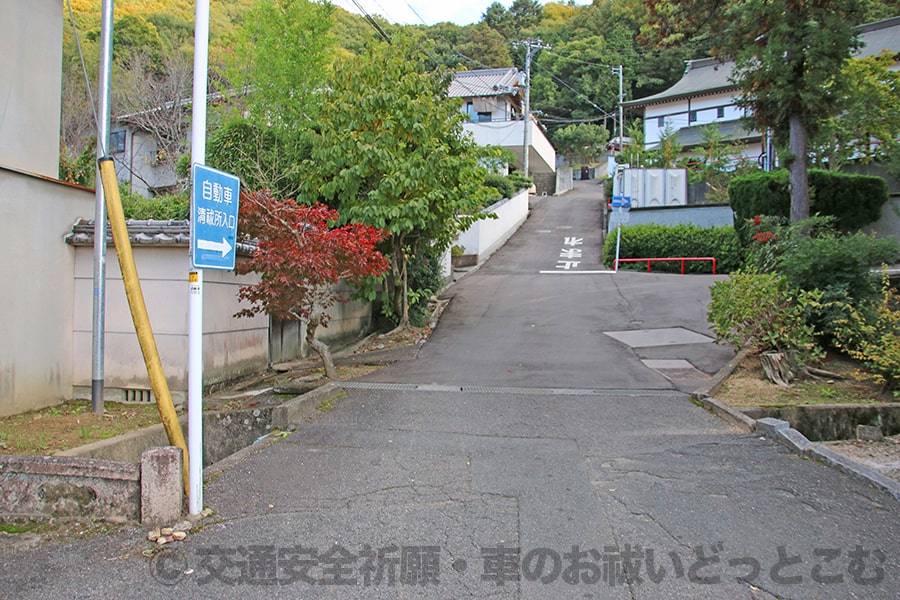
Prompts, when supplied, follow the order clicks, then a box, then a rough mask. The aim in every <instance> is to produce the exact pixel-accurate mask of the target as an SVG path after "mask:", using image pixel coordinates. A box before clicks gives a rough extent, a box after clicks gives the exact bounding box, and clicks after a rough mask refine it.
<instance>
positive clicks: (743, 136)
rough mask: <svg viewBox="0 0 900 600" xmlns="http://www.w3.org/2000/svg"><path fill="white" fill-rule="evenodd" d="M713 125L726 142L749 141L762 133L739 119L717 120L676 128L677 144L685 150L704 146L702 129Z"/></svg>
mask: <svg viewBox="0 0 900 600" xmlns="http://www.w3.org/2000/svg"><path fill="white" fill-rule="evenodd" d="M710 125H715V127H716V129H717V130H718V131H719V134H720V135H721V136H722V139H723V141H725V142H726V143H728V142H749V141H755V140H759V139H761V138H762V134H761V133H760V132H758V131H756V130H748V129H746V127H745V126H744V123H743V122H742V121H740V120H736V121H719V122H717V123H710V124H707V125H693V126H691V127H683V128H681V129H679V130H678V133H677V140H678V143H679V145H681V147H682V148H683V149H685V150H687V149H690V148H695V147H697V146H705V145H706V140H704V139H703V129H704V128H705V127H709V126H710Z"/></svg>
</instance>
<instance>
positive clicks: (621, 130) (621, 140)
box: [610, 65, 625, 152]
mask: <svg viewBox="0 0 900 600" xmlns="http://www.w3.org/2000/svg"><path fill="white" fill-rule="evenodd" d="M610 72H611V73H612V74H613V75H616V74H618V75H619V152H621V151H622V146H624V145H625V109H624V108H623V106H622V103H623V102H625V86H624V77H623V75H624V73H623V71H622V65H619V66H618V67H610Z"/></svg>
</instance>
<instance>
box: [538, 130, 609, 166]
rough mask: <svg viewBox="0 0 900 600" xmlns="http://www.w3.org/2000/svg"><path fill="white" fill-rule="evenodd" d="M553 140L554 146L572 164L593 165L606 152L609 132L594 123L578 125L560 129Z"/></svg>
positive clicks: (553, 136)
mask: <svg viewBox="0 0 900 600" xmlns="http://www.w3.org/2000/svg"><path fill="white" fill-rule="evenodd" d="M551 138H552V140H553V145H554V146H555V147H556V149H557V150H558V151H559V152H561V153H562V154H563V156H565V157H566V160H568V161H569V163H570V164H575V163H577V162H586V163H591V162H594V161H596V160H598V158H599V157H600V155H602V154H603V153H604V152H606V142H607V141H609V132H608V131H607V130H606V129H604V128H603V127H601V126H599V125H594V124H592V123H577V124H572V125H567V126H565V127H562V128H561V129H558V130H557V131H555V132H554V133H553V135H552V136H551Z"/></svg>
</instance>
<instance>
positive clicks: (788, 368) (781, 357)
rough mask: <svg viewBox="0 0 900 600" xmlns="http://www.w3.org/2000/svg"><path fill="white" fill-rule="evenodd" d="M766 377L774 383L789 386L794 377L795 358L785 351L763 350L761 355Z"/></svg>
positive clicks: (760, 360)
mask: <svg viewBox="0 0 900 600" xmlns="http://www.w3.org/2000/svg"><path fill="white" fill-rule="evenodd" d="M759 362H760V363H761V364H762V368H763V371H764V372H765V373H766V377H768V378H769V380H771V381H772V382H773V383H776V384H778V385H780V386H782V387H787V386H789V385H790V384H791V381H792V380H793V379H794V367H793V362H794V361H793V360H791V358H790V356H788V354H785V353H784V352H763V353H762V354H760V355H759Z"/></svg>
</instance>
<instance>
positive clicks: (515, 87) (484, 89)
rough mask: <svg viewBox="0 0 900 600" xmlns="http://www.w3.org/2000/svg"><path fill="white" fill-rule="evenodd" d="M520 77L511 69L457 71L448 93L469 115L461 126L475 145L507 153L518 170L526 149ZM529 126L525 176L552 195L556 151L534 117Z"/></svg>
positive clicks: (554, 185) (521, 166)
mask: <svg viewBox="0 0 900 600" xmlns="http://www.w3.org/2000/svg"><path fill="white" fill-rule="evenodd" d="M523 77H524V75H522V74H520V73H519V72H518V71H517V70H516V69H514V68H509V69H478V70H473V71H459V72H457V73H456V74H455V76H454V77H453V81H452V82H451V83H450V89H449V90H448V95H449V96H450V97H451V98H458V99H459V100H460V102H461V107H460V110H462V111H463V112H464V113H466V115H468V117H469V120H468V122H467V123H465V125H464V127H465V129H466V130H467V131H468V132H470V133H471V134H472V136H473V137H474V138H475V142H476V143H478V144H479V145H483V146H500V147H502V148H505V149H506V150H509V151H510V152H512V153H513V154H514V155H515V156H516V158H517V166H518V168H519V169H522V168H523V166H524V160H523V157H524V148H525V119H523V113H524V98H523V94H524V88H523V82H522V78H523ZM528 127H529V132H528V133H529V144H528V175H529V176H530V177H532V178H533V179H534V181H535V187H536V188H537V189H538V191H546V192H547V193H551V194H552V193H555V192H556V190H557V185H556V150H555V149H554V148H553V145H552V144H550V141H549V140H548V139H547V136H546V135H544V130H543V129H542V128H541V126H540V123H539V122H538V120H537V119H535V118H534V115H531V116H530V118H529V119H528Z"/></svg>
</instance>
